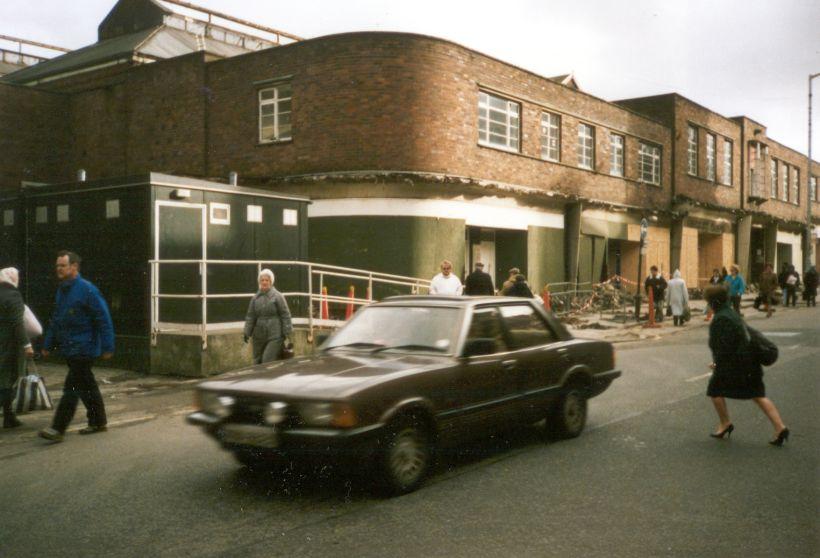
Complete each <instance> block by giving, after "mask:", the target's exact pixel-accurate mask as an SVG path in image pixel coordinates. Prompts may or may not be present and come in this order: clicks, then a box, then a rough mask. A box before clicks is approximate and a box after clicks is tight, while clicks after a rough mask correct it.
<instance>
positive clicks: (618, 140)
mask: <svg viewBox="0 0 820 558" xmlns="http://www.w3.org/2000/svg"><path fill="white" fill-rule="evenodd" d="M609 174H611V175H612V176H623V175H624V137H623V136H619V135H618V134H609Z"/></svg>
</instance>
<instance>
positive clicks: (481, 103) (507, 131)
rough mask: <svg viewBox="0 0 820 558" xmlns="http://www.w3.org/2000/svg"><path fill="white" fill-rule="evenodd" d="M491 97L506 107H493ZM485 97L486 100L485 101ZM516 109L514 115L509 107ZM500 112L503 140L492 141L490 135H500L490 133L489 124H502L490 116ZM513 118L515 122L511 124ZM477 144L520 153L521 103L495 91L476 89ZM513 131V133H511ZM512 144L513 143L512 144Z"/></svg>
mask: <svg viewBox="0 0 820 558" xmlns="http://www.w3.org/2000/svg"><path fill="white" fill-rule="evenodd" d="M491 98H492V99H496V100H498V101H501V102H503V103H506V108H505V109H504V110H502V109H500V108H498V107H493V106H492V102H491ZM485 99H486V101H485ZM513 107H514V108H515V109H516V112H515V114H514V115H511V112H512V111H511V109H512V108H513ZM493 112H495V113H500V114H503V115H504V122H503V126H504V138H505V142H504V143H503V144H501V143H493V142H492V141H491V139H490V138H491V137H492V136H497V137H501V136H500V134H497V133H491V132H490V125H491V123H494V124H502V123H501V122H500V121H498V120H493V119H492V118H491V117H490V116H491V113H493ZM513 120H515V122H516V123H515V124H514V125H513V124H512V122H513ZM482 121H484V123H485V127H484V128H482V126H481V123H482ZM477 129H478V144H479V145H481V146H483V147H491V148H493V149H500V150H501V151H507V152H509V153H520V152H521V103H519V102H518V101H513V100H512V99H508V98H507V97H502V96H500V95H497V94H495V93H490V92H489V91H484V90H479V91H478V126H477ZM513 132H514V134H513ZM482 135H483V136H484V137H482ZM513 144H514V145H513Z"/></svg>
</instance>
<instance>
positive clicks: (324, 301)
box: [321, 287, 330, 320]
mask: <svg viewBox="0 0 820 558" xmlns="http://www.w3.org/2000/svg"><path fill="white" fill-rule="evenodd" d="M321 317H322V319H323V320H327V319H329V318H330V309H329V308H328V307H327V287H322V312H321Z"/></svg>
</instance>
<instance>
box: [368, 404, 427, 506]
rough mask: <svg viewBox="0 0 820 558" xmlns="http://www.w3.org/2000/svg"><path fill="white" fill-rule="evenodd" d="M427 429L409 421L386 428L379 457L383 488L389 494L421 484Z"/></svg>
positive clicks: (402, 492) (425, 459) (406, 490)
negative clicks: (386, 432)
mask: <svg viewBox="0 0 820 558" xmlns="http://www.w3.org/2000/svg"><path fill="white" fill-rule="evenodd" d="M431 455H432V452H431V448H430V435H429V431H428V430H427V429H426V428H425V427H424V426H423V425H421V424H420V423H418V422H416V421H413V420H400V421H397V422H396V423H395V424H393V426H392V427H390V429H389V432H388V434H387V436H386V437H385V440H384V444H383V447H382V450H381V454H380V458H379V469H380V471H379V472H380V475H381V478H382V484H383V488H384V489H386V491H387V492H388V493H389V494H407V493H408V492H412V491H414V490H415V489H416V488H418V487H419V485H421V483H422V481H423V480H424V477H425V476H426V475H427V473H428V472H429V470H430V462H431Z"/></svg>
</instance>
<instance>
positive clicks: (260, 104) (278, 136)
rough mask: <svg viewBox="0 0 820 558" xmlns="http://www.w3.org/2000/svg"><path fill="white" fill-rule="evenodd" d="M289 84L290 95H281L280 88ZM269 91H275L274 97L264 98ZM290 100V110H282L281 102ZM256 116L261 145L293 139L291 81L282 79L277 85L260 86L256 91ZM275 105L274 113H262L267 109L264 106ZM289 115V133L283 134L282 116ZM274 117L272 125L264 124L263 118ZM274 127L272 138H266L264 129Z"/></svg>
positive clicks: (258, 138)
mask: <svg viewBox="0 0 820 558" xmlns="http://www.w3.org/2000/svg"><path fill="white" fill-rule="evenodd" d="M285 86H287V87H288V88H290V96H288V97H280V96H279V95H280V89H282V88H283V87H285ZM268 91H273V97H272V98H270V99H263V98H262V95H263V93H266V92H268ZM286 101H289V102H290V103H291V104H290V110H287V111H282V110H281V109H280V104H281V103H284V102H286ZM256 103H257V107H256V118H257V140H258V142H259V144H260V145H262V144H264V145H267V144H271V143H285V142H289V141H292V140H293V84H292V83H291V82H290V81H281V82H279V83H276V84H275V85H270V86H265V87H260V88H259V89H258V90H257V92H256ZM271 105H272V106H273V112H272V114H262V113H263V111H264V110H265V109H264V107H268V106H271ZM284 115H288V118H289V122H288V127H289V128H288V133H287V135H286V136H285V135H283V134H282V133H281V132H280V129H279V128H280V125H281V124H280V122H279V121H280V119H281V117H282V116H284ZM270 117H273V125H272V126H270V125H269V126H263V125H262V121H263V118H270ZM269 129H273V137H272V138H265V137H264V136H263V131H264V130H269Z"/></svg>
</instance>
